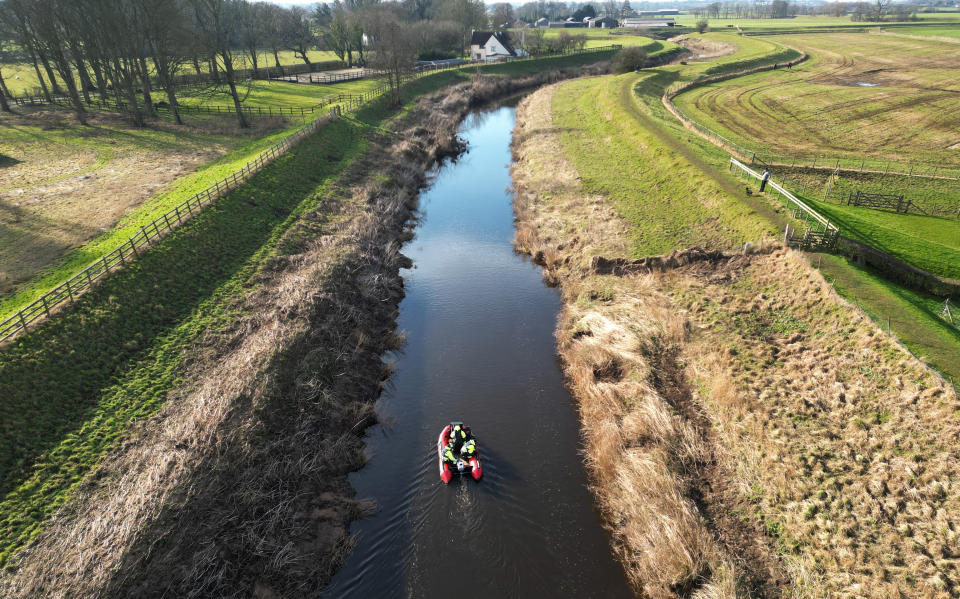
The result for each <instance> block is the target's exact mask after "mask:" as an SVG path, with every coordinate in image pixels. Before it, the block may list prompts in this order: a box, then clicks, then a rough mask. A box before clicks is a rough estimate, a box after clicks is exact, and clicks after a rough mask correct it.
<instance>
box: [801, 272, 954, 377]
mask: <svg viewBox="0 0 960 599" xmlns="http://www.w3.org/2000/svg"><path fill="white" fill-rule="evenodd" d="M816 262H817V263H818V264H820V268H821V270H822V271H823V274H824V276H825V277H826V278H827V280H828V281H831V282H832V283H833V286H834V288H835V289H836V290H837V292H838V293H839V294H840V295H842V296H843V297H845V298H846V299H847V300H849V301H850V302H851V303H855V304H856V305H857V306H859V307H860V308H862V309H863V311H864V312H866V313H867V315H869V316H870V317H871V318H872V319H873V320H874V321H876V322H877V324H879V325H880V326H881V327H882V328H883V329H886V328H887V327H888V326H889V327H890V331H891V332H892V333H893V334H894V336H896V338H897V339H899V340H900V342H901V343H903V344H904V345H905V346H906V347H907V348H908V349H910V351H912V352H913V353H914V354H916V355H917V356H919V357H920V359H922V360H924V361H925V362H926V363H927V364H930V365H931V366H933V367H934V368H935V369H937V370H938V371H940V372H941V373H942V374H943V375H944V376H946V377H947V378H948V379H949V380H950V381H951V382H952V383H953V384H954V385H955V386H956V385H960V328H958V327H957V326H955V325H951V324H950V323H949V322H948V321H946V320H944V319H943V318H941V317H940V311H941V310H942V307H943V303H944V299H943V298H942V297H937V296H934V295H930V294H927V293H922V292H918V291H914V290H912V289H907V288H905V287H902V286H900V285H898V284H896V283H893V282H891V281H889V280H887V279H884V278H883V277H882V276H880V275H879V274H878V273H876V272H874V271H872V270H870V269H867V268H863V267H860V266H857V265H856V264H853V263H851V262H850V261H848V260H847V259H846V258H843V257H842V256H834V255H831V254H817V258H816ZM954 313H956V310H954Z"/></svg>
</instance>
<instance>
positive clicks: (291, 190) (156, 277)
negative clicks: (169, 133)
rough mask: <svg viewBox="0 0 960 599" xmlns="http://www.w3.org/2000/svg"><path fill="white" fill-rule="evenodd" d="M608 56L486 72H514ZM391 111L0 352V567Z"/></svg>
mask: <svg viewBox="0 0 960 599" xmlns="http://www.w3.org/2000/svg"><path fill="white" fill-rule="evenodd" d="M605 58H609V54H595V55H583V56H574V57H564V58H560V59H549V60H541V61H528V62H522V63H516V64H506V65H496V66H491V67H484V68H483V70H484V71H487V72H491V73H495V74H506V75H521V74H527V73H534V72H537V71H541V70H544V69H546V68H562V67H575V66H579V65H584V64H589V63H590V62H591V61H596V60H598V59H605ZM472 76H473V73H472V71H464V72H461V71H455V72H445V73H438V74H434V75H430V76H428V77H425V78H422V79H419V80H417V81H415V82H413V83H411V84H410V85H408V87H407V88H406V97H407V98H408V99H412V98H413V97H415V96H418V95H420V94H423V93H426V92H429V91H432V90H435V89H437V88H439V87H441V86H443V85H447V84H449V83H452V82H456V81H463V80H466V79H469V78H470V77H472ZM391 116H392V113H391V112H390V111H385V110H383V109H382V108H378V107H377V106H373V107H370V108H367V109H364V110H363V111H362V112H361V113H360V114H359V115H358V116H357V117H356V118H344V119H342V120H338V121H335V122H333V123H332V124H330V125H328V126H326V127H325V128H324V129H323V130H322V131H320V132H319V133H318V134H317V135H314V136H312V137H311V138H309V139H308V140H306V141H305V142H303V143H302V144H301V145H299V146H297V148H296V149H295V150H294V151H292V152H290V153H289V154H287V155H285V156H284V157H282V158H281V159H279V160H278V161H277V162H276V163H275V164H273V165H271V166H269V167H267V168H266V169H265V170H264V171H262V172H261V173H259V174H257V175H256V176H255V177H254V178H253V179H251V180H250V181H249V182H248V183H247V184H245V185H243V186H242V187H240V188H238V189H236V190H234V191H232V192H231V193H229V194H228V195H227V196H225V197H224V198H223V199H222V200H220V201H219V202H217V203H216V204H214V205H213V206H211V207H210V208H208V209H207V210H206V211H204V212H203V213H202V214H200V215H199V216H197V217H196V218H194V219H193V220H191V221H190V222H189V223H188V224H186V225H184V226H183V227H181V228H179V229H177V230H176V231H175V232H173V233H172V234H171V235H170V236H169V237H167V238H165V239H164V240H163V241H161V242H160V243H159V244H158V245H157V246H155V247H154V248H151V250H150V251H149V252H147V253H146V254H145V255H144V256H143V257H142V258H141V259H140V260H137V261H136V262H135V263H134V264H132V265H130V266H129V267H128V268H125V269H124V270H122V271H121V272H120V273H118V274H116V275H114V276H113V277H111V278H109V279H107V280H106V281H104V282H103V283H102V284H101V285H99V286H98V287H97V288H96V289H95V290H94V291H92V292H91V293H89V294H87V295H85V296H84V297H83V298H82V299H80V300H79V301H78V302H77V303H76V304H75V305H73V306H71V307H70V308H69V309H67V310H65V311H64V313H63V314H61V315H59V316H58V317H57V318H56V319H53V320H50V321H48V322H45V323H42V324H40V325H39V326H38V327H37V328H35V329H33V330H32V331H31V332H30V333H29V334H27V335H23V336H21V337H19V338H17V339H16V340H15V341H14V342H12V343H11V344H8V345H7V346H5V347H4V348H2V349H0V414H2V418H0V427H2V435H0V439H2V441H0V497H2V500H0V522H2V523H3V526H2V527H0V563H6V562H7V561H8V560H9V559H10V556H11V555H12V554H13V552H15V551H16V550H17V549H18V548H20V547H23V546H24V544H26V543H27V542H29V541H30V539H32V538H34V537H35V536H36V535H37V534H39V532H40V531H41V530H42V528H43V525H44V522H45V521H47V520H48V519H49V517H50V516H51V515H52V514H54V513H55V512H56V510H57V509H58V507H59V506H61V505H62V504H63V503H64V502H65V501H66V500H67V499H68V498H69V497H70V496H71V495H72V494H73V492H74V491H75V490H76V489H77V488H78V485H80V484H81V482H82V480H83V478H84V477H85V476H86V475H87V473H88V472H89V471H90V470H91V469H92V468H93V467H94V466H96V465H97V464H98V463H100V462H101V460H102V459H103V457H104V456H105V455H106V454H107V452H108V451H109V450H110V449H111V448H115V447H117V446H118V443H120V441H121V440H122V439H123V438H124V436H125V434H126V433H127V431H128V430H129V428H130V426H131V425H133V424H134V423H135V422H137V421H139V420H142V419H144V418H146V417H148V416H149V415H151V414H153V413H155V412H156V411H157V410H158V409H160V407H162V406H163V405H164V403H165V402H166V400H167V399H168V397H169V396H170V394H171V392H172V391H174V390H175V389H177V388H178V386H180V385H182V384H183V383H184V380H183V377H184V373H185V372H186V371H187V370H188V369H189V368H188V367H189V364H188V363H187V360H188V359H189V356H190V352H191V348H193V347H202V346H203V340H204V339H206V338H208V337H209V336H211V335H212V336H216V335H217V334H218V332H219V331H224V330H227V329H229V327H230V326H231V325H232V323H234V322H236V321H237V319H238V318H239V317H240V316H241V315H240V314H238V313H237V304H236V302H237V298H239V297H241V296H243V295H244V294H246V293H248V292H251V289H255V288H256V281H257V280H258V272H259V271H260V270H261V269H263V268H264V266H265V265H269V264H270V262H271V260H272V259H273V258H274V257H275V256H276V255H277V254H278V248H277V247H276V244H277V241H278V240H279V239H280V238H281V236H282V235H283V233H284V231H285V230H286V229H287V228H288V227H289V226H290V224H291V223H292V222H294V221H295V220H296V219H297V218H298V216H300V215H302V214H304V213H305V212H306V211H308V210H310V209H312V208H315V207H316V206H317V202H318V201H319V197H320V196H321V195H322V194H323V193H324V191H325V190H327V189H328V187H329V185H331V184H332V182H333V181H334V180H335V178H336V176H337V175H338V174H339V173H341V172H343V170H344V169H345V168H346V166H347V165H348V164H349V163H350V162H351V161H352V160H353V159H355V158H356V157H357V156H358V155H360V154H361V153H362V152H363V151H364V148H365V147H366V145H367V141H366V137H365V135H366V134H367V133H368V132H370V131H372V130H376V129H377V128H378V127H379V126H380V125H381V124H382V123H383V122H384V119H386V118H388V117H391ZM279 253H280V254H283V251H280V252H279ZM334 258H335V257H334Z"/></svg>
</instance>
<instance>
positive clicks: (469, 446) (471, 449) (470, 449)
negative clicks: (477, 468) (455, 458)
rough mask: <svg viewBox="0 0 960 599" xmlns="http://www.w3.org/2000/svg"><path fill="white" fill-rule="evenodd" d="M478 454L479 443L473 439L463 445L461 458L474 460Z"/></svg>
mask: <svg viewBox="0 0 960 599" xmlns="http://www.w3.org/2000/svg"><path fill="white" fill-rule="evenodd" d="M476 454H477V442H476V441H474V440H473V439H470V440H469V441H467V442H466V443H464V444H463V449H461V450H460V457H463V458H472V457H473V456H475V455H476Z"/></svg>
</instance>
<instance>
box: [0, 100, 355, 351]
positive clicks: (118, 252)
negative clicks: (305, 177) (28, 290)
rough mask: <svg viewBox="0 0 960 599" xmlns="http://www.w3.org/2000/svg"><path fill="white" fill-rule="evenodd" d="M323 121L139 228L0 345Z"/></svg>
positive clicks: (11, 322)
mask: <svg viewBox="0 0 960 599" xmlns="http://www.w3.org/2000/svg"><path fill="white" fill-rule="evenodd" d="M331 116H332V117H335V116H338V111H336V110H333V111H331ZM325 122H326V121H325V120H324V119H316V120H314V121H312V122H311V123H310V124H309V125H306V126H304V127H302V128H300V129H298V130H297V131H295V132H293V133H292V134H290V135H288V136H287V137H285V138H284V139H283V140H281V141H280V142H278V143H277V144H275V145H273V146H271V147H270V148H268V149H267V150H265V151H264V152H262V153H261V154H260V155H259V156H257V158H255V159H254V160H251V161H250V162H248V163H247V164H246V165H244V166H243V168H241V169H240V170H238V171H236V172H234V173H233V174H231V175H229V176H227V177H226V178H224V179H221V180H220V181H217V182H216V183H214V184H213V185H211V186H210V187H208V188H206V189H204V190H203V191H201V192H200V193H197V194H196V195H194V196H192V197H190V198H188V199H187V200H186V201H185V202H183V203H182V204H180V205H178V206H176V207H174V208H173V209H172V210H170V211H168V212H166V213H164V214H162V215H160V216H159V217H158V218H156V219H154V220H153V221H152V222H151V223H149V224H147V225H144V226H142V227H140V230H139V231H137V233H136V234H135V235H133V236H132V237H131V238H130V239H128V240H127V241H125V242H124V243H123V244H121V245H120V247H118V248H116V249H115V250H113V251H111V252H109V253H107V254H106V255H104V256H103V257H101V258H100V259H98V260H97V261H96V262H94V263H93V264H91V265H89V266H87V267H86V268H85V269H83V270H82V271H80V272H79V273H77V274H76V275H74V276H72V277H70V278H69V279H67V280H66V281H64V282H63V283H61V284H60V285H58V286H56V287H55V288H53V289H52V290H50V291H48V292H47V293H45V294H43V295H42V296H40V299H38V300H36V301H34V302H33V303H31V304H29V305H27V306H26V307H24V308H22V309H20V310H19V311H18V312H17V313H16V314H14V315H12V316H10V317H9V318H7V319H6V320H4V321H3V322H0V342H3V341H5V340H7V339H9V338H11V337H13V336H14V335H16V334H18V333H20V332H22V331H25V330H26V329H27V326H28V325H30V324H31V323H33V322H34V321H36V320H38V319H40V318H43V317H45V316H49V315H50V313H51V311H52V310H53V309H54V308H56V307H57V306H59V305H60V304H62V303H64V302H72V301H74V300H75V299H76V298H78V297H79V296H80V295H82V294H83V293H84V292H86V291H87V290H89V289H90V288H91V287H93V285H94V283H95V282H96V281H98V280H99V279H102V278H104V277H106V276H107V275H109V274H110V273H111V272H113V271H114V270H117V269H119V268H121V267H123V266H124V265H125V264H126V263H127V262H129V261H130V260H133V259H135V258H136V257H137V256H139V255H140V252H141V251H143V250H144V249H145V248H147V247H149V246H150V245H152V244H153V243H155V242H156V241H157V240H159V239H161V238H162V237H164V236H165V235H166V234H167V233H169V232H170V231H172V230H173V229H175V228H176V227H178V226H179V225H181V224H183V223H184V222H186V221H187V220H189V219H190V218H191V217H193V216H194V215H196V214H198V213H199V212H200V211H201V210H203V208H204V207H205V206H208V205H210V204H211V203H213V202H215V201H216V200H217V199H219V198H221V197H223V196H224V195H225V194H226V193H227V192H229V191H230V190H232V189H234V188H236V187H237V186H238V185H240V184H241V183H243V182H244V181H246V180H247V179H249V178H250V177H252V176H253V175H254V174H255V173H257V172H259V171H260V170H262V169H263V167H265V166H266V165H268V164H270V163H271V162H273V161H274V160H276V159H277V157H279V156H280V155H282V154H283V153H285V152H286V151H287V150H289V149H290V148H291V147H293V146H294V145H296V144H297V143H298V142H300V141H301V140H302V139H303V138H304V137H306V136H308V135H310V134H312V133H314V132H315V131H316V130H317V129H319V128H320V127H321V126H322V125H323V124H324V123H325Z"/></svg>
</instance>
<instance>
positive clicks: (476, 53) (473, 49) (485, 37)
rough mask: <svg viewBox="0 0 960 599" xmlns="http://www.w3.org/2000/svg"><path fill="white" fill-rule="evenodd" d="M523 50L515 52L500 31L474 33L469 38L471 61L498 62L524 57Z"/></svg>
mask: <svg viewBox="0 0 960 599" xmlns="http://www.w3.org/2000/svg"><path fill="white" fill-rule="evenodd" d="M525 55H526V53H525V52H523V50H519V51H518V50H515V49H514V48H513V46H512V45H511V44H510V40H509V39H507V35H506V34H505V33H503V32H502V31H474V32H473V37H472V38H470V59H471V60H498V59H501V58H517V57H522V56H525Z"/></svg>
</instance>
